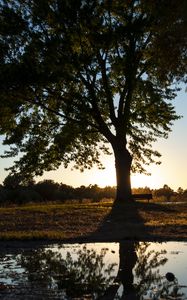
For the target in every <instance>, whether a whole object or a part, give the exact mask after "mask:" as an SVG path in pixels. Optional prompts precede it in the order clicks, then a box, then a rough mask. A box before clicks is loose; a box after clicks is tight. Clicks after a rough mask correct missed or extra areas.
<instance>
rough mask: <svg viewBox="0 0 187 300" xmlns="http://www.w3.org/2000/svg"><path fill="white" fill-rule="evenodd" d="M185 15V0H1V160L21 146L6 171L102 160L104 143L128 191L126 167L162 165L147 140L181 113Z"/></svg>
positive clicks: (32, 171)
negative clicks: (3, 149) (178, 96)
mask: <svg viewBox="0 0 187 300" xmlns="http://www.w3.org/2000/svg"><path fill="white" fill-rule="evenodd" d="M186 12H187V3H186V1H185V0H182V1H180V4H179V2H178V1H176V0H170V1H169V0H161V1H146V0H141V1H137V0H131V1H129V0H128V1H124V0H117V1H116V0H115V1H112V0H111V1H109V0H100V1H99V0H90V1H88V0H86V1H83V0H76V1H74V0H71V1H66V0H61V1H60V0H51V1H45V0H39V1H38V0H37V1H36V0H6V1H4V0H2V1H1V3H0V13H1V18H0V25H1V26H0V28H1V32H0V33H1V40H0V44H1V53H0V89H1V99H0V100H1V102H0V134H2V135H4V137H5V138H4V144H5V145H11V147H10V151H7V152H6V153H5V156H6V157H9V156H17V155H18V154H19V153H21V156H20V157H19V160H18V161H16V162H15V164H14V166H13V167H12V168H11V170H12V172H19V173H21V174H22V175H23V174H24V176H25V178H30V177H31V178H32V177H33V176H34V175H41V174H42V172H43V170H47V171H48V170H51V169H57V168H58V167H59V165H60V164H61V163H63V164H64V166H65V167H66V166H67V165H68V164H69V163H70V162H72V161H74V162H75V167H76V168H80V169H81V170H84V169H85V168H91V167H92V165H93V164H94V163H96V164H97V165H98V166H99V167H102V165H101V163H100V160H99V157H100V153H101V151H104V153H109V151H108V148H107V145H109V144H110V145H111V146H112V149H113V151H114V155H115V160H116V168H117V185H119V186H120V189H122V186H124V185H129V187H128V188H127V189H126V190H124V191H123V192H124V193H126V195H127V196H129V193H130V182H129V180H128V177H129V172H130V169H131V170H133V171H138V172H143V171H145V165H146V164H148V163H150V162H157V163H158V162H159V160H158V159H159V157H160V154H159V153H158V152H157V151H155V150H154V149H152V142H155V141H156V139H157V138H158V137H164V138H166V137H167V136H168V133H169V131H170V130H171V125H172V123H173V121H174V120H176V119H177V118H178V116H177V115H176V113H175V110H174V107H173V105H172V103H171V100H173V99H174V98H175V96H176V91H177V89H178V86H177V84H178V82H181V81H182V80H185V74H186V66H187V64H186V61H187V50H186V49H187V36H186V34H187V31H186V24H187V23H186V22H187V17H186ZM168 53H169V55H168ZM131 161H132V165H131ZM120 167H121V168H126V169H125V172H124V173H123V172H121V171H120V172H118V171H119V169H120ZM122 177H123V178H125V177H127V180H125V181H124V182H123V180H122ZM123 196H124V194H123Z"/></svg>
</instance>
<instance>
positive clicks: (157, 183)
mask: <svg viewBox="0 0 187 300" xmlns="http://www.w3.org/2000/svg"><path fill="white" fill-rule="evenodd" d="M174 105H175V108H176V111H177V113H178V114H179V115H181V116H183V117H182V118H181V119H179V120H177V121H175V123H174V125H173V127H172V132H171V133H170V134H169V137H168V139H159V140H158V141H157V142H156V143H155V144H154V148H155V149H156V150H158V151H159V152H160V153H161V154H162V157H161V161H162V164H161V165H150V166H149V167H147V171H148V172H150V173H151V176H145V175H141V174H136V175H132V176H131V183H132V187H135V188H137V187H145V186H148V187H150V188H153V189H154V188H160V187H162V186H163V185H164V184H167V185H168V186H169V187H171V188H172V189H174V190H175V191H176V190H177V189H178V187H182V188H183V189H187V93H186V92H185V88H183V89H182V91H180V92H178V95H177V97H176V99H175V101H174ZM4 149H5V146H2V138H0V154H2V153H3V150H4ZM102 162H103V165H104V166H105V169H104V170H98V169H97V167H93V168H92V169H91V170H86V171H84V172H83V173H81V172H80V171H79V170H72V166H70V167H69V168H67V169H64V168H63V167H62V166H61V167H60V168H59V169H58V170H57V171H50V172H45V173H44V175H43V176H42V177H37V178H36V181H39V180H43V179H52V180H54V181H55V182H59V183H61V182H62V183H64V184H68V185H71V186H74V187H78V186H81V185H85V186H88V185H89V184H97V185H98V186H101V187H104V186H108V185H110V186H114V185H115V184H116V175H115V168H114V157H113V155H110V156H102ZM12 163H13V159H8V158H4V159H2V158H0V183H2V182H3V180H4V178H5V177H6V176H7V175H8V172H7V171H5V170H4V168H6V167H9V166H11V165H12Z"/></svg>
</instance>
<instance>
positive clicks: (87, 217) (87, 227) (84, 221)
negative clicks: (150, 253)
mask: <svg viewBox="0 0 187 300" xmlns="http://www.w3.org/2000/svg"><path fill="white" fill-rule="evenodd" d="M112 204H113V202H112V201H103V202H99V203H92V202H89V203H77V202H76V203H73V202H72V203H64V204H60V203H45V204H44V203H40V204H39V203H38V204H32V203H31V204H26V205H19V206H12V207H11V206H9V207H1V208H0V239H2V240H5V239H7V240H10V239H17V240H28V239H49V240H51V239H59V240H64V239H70V238H79V237H84V236H85V237H86V236H92V235H93V234H98V232H99V234H100V239H102V238H104V239H107V237H109V238H111V239H113V240H116V239H117V238H126V237H128V238H131V237H132V238H134V237H136V238H144V237H146V236H149V237H150V236H153V237H155V236H156V237H171V238H175V237H177V238H178V237H181V238H187V203H186V204H177V205H175V204H172V205H171V204H169V205H167V204H155V203H147V202H142V203H140V202H138V203H136V204H135V205H133V206H128V205H127V206H125V207H123V205H122V206H121V207H120V208H119V210H118V211H117V213H116V212H115V214H114V213H113V215H112V219H111V216H110V213H111V212H112ZM108 217H109V221H107V222H108V223H107V222H106V218H108ZM103 222H104V223H103ZM103 224H105V225H107V226H105V229H104V231H102V230H103V229H101V227H102V226H103Z"/></svg>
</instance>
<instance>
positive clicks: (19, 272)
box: [0, 241, 187, 300]
mask: <svg viewBox="0 0 187 300" xmlns="http://www.w3.org/2000/svg"><path fill="white" fill-rule="evenodd" d="M4 250H6V252H5V251H3V250H2V251H1V254H0V259H1V264H0V299H4V300H7V299H8V300H9V299H20V300H21V299H25V300H26V299H36V300H37V299H68V300H69V299H75V298H76V299H100V300H101V299H102V300H104V299H107V300H110V299H116V300H117V299H126V300H127V299H130V300H140V299H142V300H143V299H154V300H157V299H177V300H180V299H187V287H186V285H187V259H186V258H187V243H184V242H180V243H179V242H167V243H145V242H134V241H123V242H121V243H95V244H91V243H90V244H72V245H71V244H69V245H68V244H63V245H54V246H48V247H37V248H34V249H29V248H25V249H14V251H13V249H12V248H10V249H4ZM167 273H172V274H173V275H174V277H175V278H174V280H173V279H172V276H173V275H172V276H170V277H168V278H170V279H172V280H171V281H168V280H167V279H166V276H165V275H166V274H167ZM170 275H171V274H170Z"/></svg>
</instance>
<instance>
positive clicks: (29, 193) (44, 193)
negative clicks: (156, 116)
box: [0, 175, 187, 205]
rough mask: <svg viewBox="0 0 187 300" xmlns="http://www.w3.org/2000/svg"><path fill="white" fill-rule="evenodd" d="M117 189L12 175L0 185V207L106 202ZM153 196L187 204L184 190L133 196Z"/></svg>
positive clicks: (146, 189)
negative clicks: (36, 203) (84, 201)
mask: <svg viewBox="0 0 187 300" xmlns="http://www.w3.org/2000/svg"><path fill="white" fill-rule="evenodd" d="M115 193H116V187H115V186H113V187H111V186H106V187H103V188H102V187H99V186H98V185H97V184H94V185H91V184H90V185H88V186H84V185H82V186H80V187H72V186H70V185H66V184H63V183H56V182H54V181H53V180H43V181H39V182H37V183H36V182H35V181H34V180H28V181H27V180H26V179H25V178H24V179H23V178H21V176H20V175H19V176H18V175H8V176H7V177H6V178H5V180H4V182H3V184H2V185H0V205H7V204H24V203H29V202H49V201H59V202H65V201H76V200H77V201H80V202H82V201H83V200H90V201H101V200H103V199H114V198H115ZM143 193H152V194H153V199H154V200H156V201H165V202H166V201H187V189H186V190H183V189H182V188H181V187H179V188H178V190H177V191H174V190H173V189H171V188H170V187H169V186H168V185H166V184H165V185H164V186H163V187H162V188H159V189H150V188H149V187H140V188H134V189H133V194H143Z"/></svg>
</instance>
